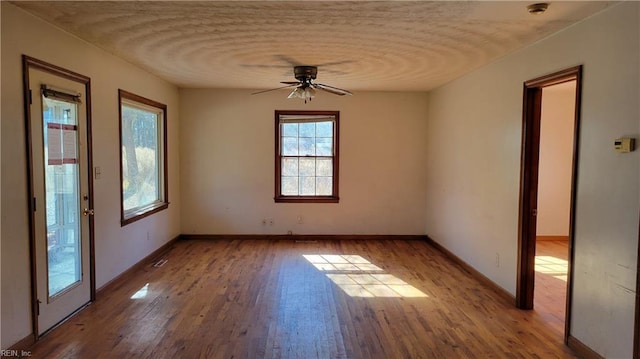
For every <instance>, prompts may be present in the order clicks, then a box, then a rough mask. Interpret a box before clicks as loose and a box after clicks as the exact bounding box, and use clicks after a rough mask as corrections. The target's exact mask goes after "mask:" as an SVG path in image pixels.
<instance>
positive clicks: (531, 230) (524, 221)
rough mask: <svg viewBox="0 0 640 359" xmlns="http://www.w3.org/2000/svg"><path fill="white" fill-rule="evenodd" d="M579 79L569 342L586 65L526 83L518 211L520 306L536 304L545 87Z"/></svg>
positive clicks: (567, 325) (571, 220)
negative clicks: (539, 185) (542, 115)
mask: <svg viewBox="0 0 640 359" xmlns="http://www.w3.org/2000/svg"><path fill="white" fill-rule="evenodd" d="M573 80H575V81H576V97H575V118H574V137H573V161H572V172H571V205H570V214H569V260H568V269H567V270H568V273H567V300H566V314H565V331H564V340H565V343H566V342H567V340H568V337H569V333H570V323H571V298H572V284H573V271H572V268H573V261H574V245H573V241H574V220H575V207H576V206H575V204H576V183H577V182H576V179H577V175H578V163H579V161H578V154H579V151H578V148H579V139H580V138H579V131H580V108H581V93H582V65H579V66H575V67H571V68H568V69H565V70H562V71H558V72H554V73H552V74H549V75H545V76H542V77H538V78H535V79H532V80H529V81H526V82H525V83H524V86H523V87H524V94H523V109H522V112H523V113H522V155H521V169H520V208H519V212H518V272H517V277H516V306H517V307H518V308H520V309H532V308H533V292H534V280H535V267H534V265H535V244H536V243H535V229H536V228H535V226H536V222H535V216H536V213H535V210H537V197H538V164H539V163H538V162H539V147H540V114H541V105H542V89H543V88H544V87H548V86H552V85H557V84H561V83H564V82H568V81H573Z"/></svg>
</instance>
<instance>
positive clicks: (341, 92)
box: [313, 83, 353, 96]
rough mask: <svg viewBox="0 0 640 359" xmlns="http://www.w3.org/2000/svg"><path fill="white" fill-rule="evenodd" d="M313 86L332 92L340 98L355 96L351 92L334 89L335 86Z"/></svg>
mask: <svg viewBox="0 0 640 359" xmlns="http://www.w3.org/2000/svg"><path fill="white" fill-rule="evenodd" d="M313 86H314V87H315V88H319V89H321V90H325V91H327V92H331V93H332V94H334V95H339V96H344V95H353V94H352V93H351V92H350V91H347V90H343V89H341V88H337V87H333V86H329V85H323V84H315V83H314V84H313Z"/></svg>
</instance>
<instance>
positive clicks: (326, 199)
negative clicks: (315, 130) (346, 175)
mask: <svg viewBox="0 0 640 359" xmlns="http://www.w3.org/2000/svg"><path fill="white" fill-rule="evenodd" d="M280 115H302V116H325V115H326V116H333V118H334V120H335V128H334V136H335V138H334V149H333V179H332V181H333V182H332V195H331V196H283V195H282V194H281V188H282V187H281V183H280V182H281V175H280V173H281V170H282V169H281V156H280ZM274 117H275V131H274V133H275V140H274V144H275V146H274V147H275V148H274V149H275V153H274V154H275V155H274V158H275V161H274V162H275V164H274V174H275V181H274V197H273V199H274V201H275V202H276V203H339V202H340V196H339V193H338V191H339V188H340V186H339V178H340V176H339V172H340V111H302V110H275V112H274Z"/></svg>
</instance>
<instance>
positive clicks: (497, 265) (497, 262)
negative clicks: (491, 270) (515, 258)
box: [496, 252, 500, 268]
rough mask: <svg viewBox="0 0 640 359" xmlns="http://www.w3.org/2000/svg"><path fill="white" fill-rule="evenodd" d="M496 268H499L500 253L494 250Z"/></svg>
mask: <svg viewBox="0 0 640 359" xmlns="http://www.w3.org/2000/svg"><path fill="white" fill-rule="evenodd" d="M496 268H500V253H497V252H496Z"/></svg>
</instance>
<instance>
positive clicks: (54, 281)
mask: <svg viewBox="0 0 640 359" xmlns="http://www.w3.org/2000/svg"><path fill="white" fill-rule="evenodd" d="M28 83H29V90H30V96H29V97H30V105H29V106H30V107H29V114H30V116H29V120H28V121H29V128H30V138H31V167H30V168H31V184H32V194H33V203H32V208H31V209H32V224H33V227H32V236H33V238H32V244H33V249H34V253H33V257H34V262H35V265H34V266H33V267H34V276H35V278H34V282H35V285H34V289H35V310H34V311H35V314H36V316H37V319H36V322H35V323H34V325H35V327H36V328H37V333H36V334H37V335H38V336H39V335H42V334H44V333H45V332H46V331H48V330H49V329H51V328H52V327H54V326H55V325H56V324H58V323H60V322H61V321H62V320H64V319H65V318H67V317H68V316H70V315H71V314H73V313H74V312H76V311H77V310H78V309H80V308H82V307H83V306H84V305H85V304H87V303H88V302H90V301H91V299H92V290H93V285H92V283H91V280H92V279H91V278H92V275H91V256H90V244H91V242H90V236H91V231H90V216H92V215H93V210H92V209H91V208H92V207H91V203H90V199H91V198H92V196H90V192H89V191H90V189H89V173H90V172H89V170H88V169H89V167H88V166H89V153H90V151H89V146H88V139H89V137H88V136H87V134H88V129H87V125H88V121H87V94H86V87H85V84H83V83H79V82H77V81H74V80H71V79H68V78H65V77H61V76H59V75H57V74H55V73H52V72H50V71H42V70H40V69H36V68H29V69H28Z"/></svg>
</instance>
